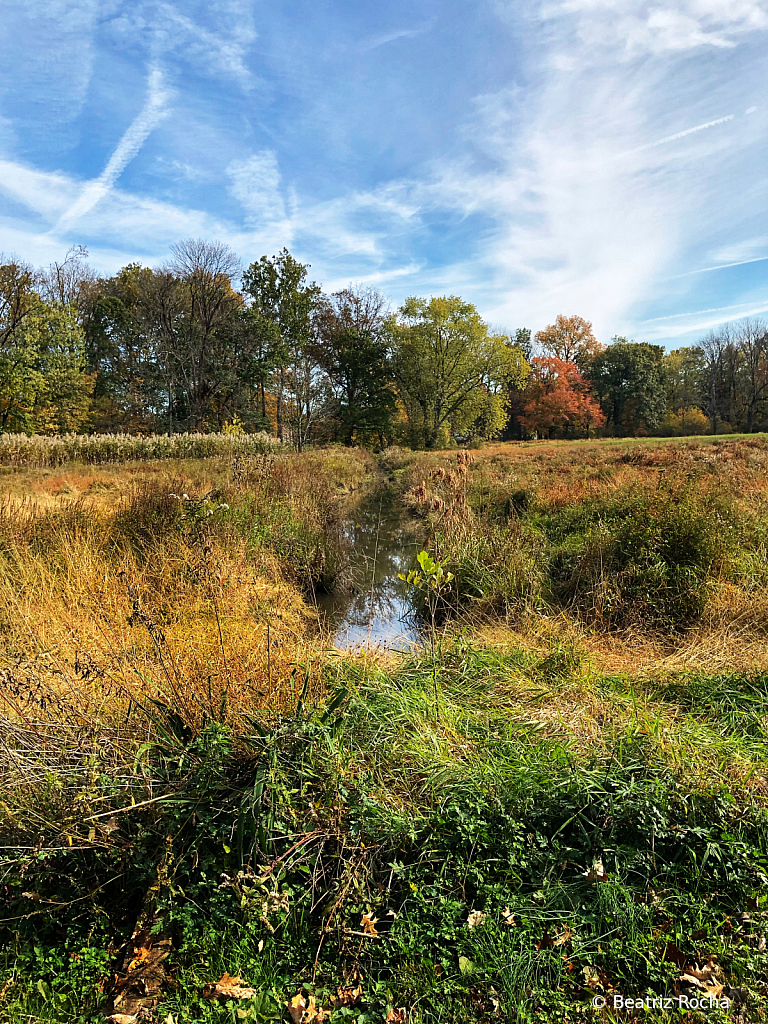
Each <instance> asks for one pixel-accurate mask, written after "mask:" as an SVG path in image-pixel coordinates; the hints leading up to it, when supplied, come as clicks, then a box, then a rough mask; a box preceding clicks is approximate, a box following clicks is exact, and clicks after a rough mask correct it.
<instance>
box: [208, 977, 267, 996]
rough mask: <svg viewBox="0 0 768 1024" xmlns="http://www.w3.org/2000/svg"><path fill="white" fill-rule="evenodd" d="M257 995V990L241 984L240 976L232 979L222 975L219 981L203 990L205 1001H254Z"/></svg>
mask: <svg viewBox="0 0 768 1024" xmlns="http://www.w3.org/2000/svg"><path fill="white" fill-rule="evenodd" d="M256 994H257V992H256V989H255V988H248V987H247V986H246V985H241V984H240V976H239V975H237V974H236V975H235V976H234V977H232V976H231V975H229V974H226V973H224V974H222V976H221V977H220V978H219V980H218V981H215V982H211V983H209V984H208V985H205V986H204V988H203V997H204V998H205V999H253V997H254V996H255V995H256Z"/></svg>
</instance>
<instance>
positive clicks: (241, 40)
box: [154, 3, 256, 91]
mask: <svg viewBox="0 0 768 1024" xmlns="http://www.w3.org/2000/svg"><path fill="white" fill-rule="evenodd" d="M227 6H229V7H230V8H231V10H229V11H224V10H221V9H220V6H219V7H214V8H213V9H212V12H211V13H213V14H215V15H216V17H217V18H222V17H224V16H225V15H227V14H228V17H226V18H225V30H224V31H223V32H212V31H211V30H210V29H209V28H206V27H205V26H204V25H202V24H200V22H199V21H196V20H194V19H192V18H190V17H189V16H188V15H187V14H182V13H181V11H179V10H178V9H177V8H176V7H175V6H174V5H173V4H168V3H161V4H159V5H158V7H157V12H156V16H155V20H154V33H155V40H156V42H155V45H156V46H157V47H158V48H159V49H160V50H162V51H163V52H176V53H179V54H181V55H184V56H187V57H189V56H194V57H195V58H196V64H197V66H198V67H201V68H203V69H204V68H205V67H206V65H210V66H212V67H213V68H214V69H216V70H217V71H218V72H224V73H225V74H226V75H228V76H231V77H232V78H234V79H236V80H237V82H238V83H239V84H240V86H241V87H242V88H243V89H245V90H246V91H248V90H250V89H251V88H252V87H253V84H254V76H253V74H252V72H251V70H250V68H249V67H248V64H247V62H246V54H247V51H248V49H249V47H250V46H251V44H252V43H253V42H254V40H255V39H256V31H255V29H254V28H253V24H252V9H251V6H252V5H251V4H250V3H232V4H230V5H227Z"/></svg>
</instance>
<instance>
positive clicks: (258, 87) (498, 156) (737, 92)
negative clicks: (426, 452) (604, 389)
mask: <svg viewBox="0 0 768 1024" xmlns="http://www.w3.org/2000/svg"><path fill="white" fill-rule="evenodd" d="M0 69H2V70H1V71H0V252H3V253H4V254H5V255H6V256H9V255H14V256H16V257H19V258H21V259H24V260H26V261H28V262H31V263H33V264H35V265H45V264H48V263H50V262H51V261H53V260H61V259H62V258H63V257H64V255H65V253H66V252H67V250H68V249H69V247H70V246H72V245H84V246H86V247H87V248H88V251H89V261H90V263H91V265H92V266H94V267H95V268H96V269H97V270H98V271H99V272H100V273H104V274H108V273H112V272H114V271H115V270H117V269H118V268H119V267H120V266H123V265H125V264H126V263H129V262H141V263H143V264H147V265H151V266H157V265H160V264H162V263H163V262H164V261H165V260H167V259H168V257H169V254H170V248H171V246H172V245H173V244H174V243H176V242H178V241H179V240H181V239H185V238H207V239H211V240H214V239H215V240H219V241H223V242H226V243H227V244H229V245H230V246H231V247H232V248H233V249H234V250H235V251H236V252H237V253H238V255H239V256H240V258H241V260H242V262H243V266H247V265H248V264H249V263H250V262H251V261H253V260H255V259H258V258H259V257H260V256H262V255H265V254H266V255H271V254H273V253H276V252H278V251H279V250H280V249H281V248H282V247H283V246H285V247H287V248H288V249H289V250H290V251H291V253H292V254H293V255H294V256H296V257H297V258H299V259H301V260H302V261H304V262H307V263H310V264H311V270H310V276H311V278H312V279H314V280H316V281H318V283H320V284H322V285H323V287H324V288H325V289H326V290H328V291H332V290H336V289H339V288H343V287H345V286H346V285H348V284H349V283H351V282H356V283H363V284H370V285H373V286H376V287H377V288H379V289H380V290H381V291H382V292H384V294H385V295H387V296H388V297H389V298H390V300H391V301H392V303H393V304H396V303H399V302H402V301H403V300H404V299H405V298H406V297H407V296H408V295H443V294H454V295H460V296H461V297H462V298H464V299H466V300H468V301H470V302H473V303H474V304H475V305H476V306H477V308H478V310H479V311H480V313H481V314H482V315H483V316H484V317H485V318H486V319H487V320H488V321H489V322H490V323H491V324H492V325H493V326H494V327H497V328H501V329H505V330H514V329H515V328H517V327H523V326H525V327H530V328H532V329H533V330H534V331H536V330H538V329H540V328H542V327H544V326H545V325H546V324H548V323H551V322H552V321H553V320H554V318H555V316H556V315H557V314H558V313H564V314H567V315H570V314H578V315H580V316H583V317H585V318H587V319H589V320H591V321H592V322H593V324H594V327H595V333H596V335H597V337H598V338H599V339H600V340H601V341H608V340H609V339H610V338H611V337H612V336H614V335H622V336H626V337H631V338H635V339H636V340H638V341H651V342H654V343H658V344H664V345H666V346H667V348H674V347H679V346H680V345H688V344H693V343H695V341H696V340H697V339H698V338H699V337H701V336H702V335H703V334H705V333H706V332H707V331H709V330H710V329H712V328H713V327H716V326H717V324H719V323H722V322H724V321H728V320H734V319H737V318H740V317H743V316H761V315H763V313H766V315H768V174H767V173H766V172H767V171H768V0H666V2H665V0H659V2H658V3H649V2H645V0H515V2H513V0H471V2H467V0H440V2H438V0H408V2H407V3H406V2H404V0H291V2H290V3H289V2H286V0H271V2H269V3H267V2H262V0H204V2H203V0H184V2H182V0H177V2H175V3H173V2H167V3H165V2H161V3H144V2H141V0H130V2H129V0H4V2H3V4H2V6H1V7H0Z"/></svg>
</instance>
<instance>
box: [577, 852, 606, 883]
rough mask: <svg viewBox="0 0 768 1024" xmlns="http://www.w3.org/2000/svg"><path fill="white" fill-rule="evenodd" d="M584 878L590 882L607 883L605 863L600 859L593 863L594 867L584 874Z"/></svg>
mask: <svg viewBox="0 0 768 1024" xmlns="http://www.w3.org/2000/svg"><path fill="white" fill-rule="evenodd" d="M582 874H583V876H584V878H586V880H587V881H588V882H607V881H608V873H607V872H606V870H605V868H604V867H603V862H602V860H600V859H599V858H598V859H597V860H595V861H593V862H592V867H591V868H590V869H589V871H584V872H582Z"/></svg>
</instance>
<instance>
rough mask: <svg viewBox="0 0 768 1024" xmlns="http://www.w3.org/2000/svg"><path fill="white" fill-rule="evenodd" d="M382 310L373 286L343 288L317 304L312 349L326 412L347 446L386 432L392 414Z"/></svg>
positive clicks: (382, 299) (380, 441)
mask: <svg viewBox="0 0 768 1024" xmlns="http://www.w3.org/2000/svg"><path fill="white" fill-rule="evenodd" d="M385 310H386V306H385V300H384V297H383V296H382V295H380V294H379V293H378V292H377V291H375V290H374V289H372V288H363V289H357V290H355V289H353V288H346V289H344V290H343V291H340V292H336V293H335V294H334V295H331V296H330V297H324V298H323V299H322V301H321V302H319V303H318V307H317V313H316V316H315V338H316V342H315V351H316V355H317V361H318V363H319V364H320V366H321V367H322V368H323V370H324V371H325V373H326V375H327V378H328V384H329V388H330V391H331V402H330V403H329V410H328V411H329V414H330V415H331V416H332V417H333V418H334V420H335V421H336V422H337V423H338V427H339V431H340V434H341V437H342V439H343V441H344V443H345V444H346V445H351V444H353V443H355V442H362V443H363V444H365V443H368V442H370V441H371V440H372V439H373V438H377V439H378V441H379V443H383V441H384V438H385V436H387V435H388V434H390V432H391V426H392V417H393V416H394V413H395V410H396V402H395V394H394V389H393V387H392V378H391V369H390V366H389V358H388V337H387V332H386V323H387V318H386V312H385Z"/></svg>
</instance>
